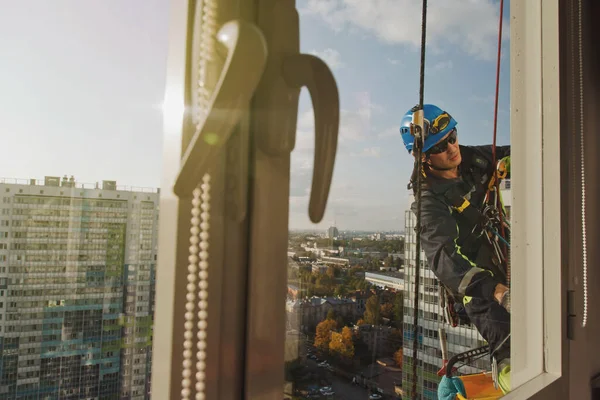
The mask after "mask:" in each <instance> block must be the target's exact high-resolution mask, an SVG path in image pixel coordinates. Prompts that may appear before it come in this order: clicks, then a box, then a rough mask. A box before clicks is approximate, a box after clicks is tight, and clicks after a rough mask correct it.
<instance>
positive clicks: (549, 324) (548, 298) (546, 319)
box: [503, 0, 566, 399]
mask: <svg viewBox="0 0 600 400" xmlns="http://www.w3.org/2000/svg"><path fill="white" fill-rule="evenodd" d="M510 13H511V48H510V63H511V65H510V67H511V97H510V100H511V118H510V120H511V122H510V127H511V164H512V171H513V172H514V173H513V174H512V176H511V189H512V202H513V203H512V204H513V207H512V209H511V211H512V215H511V222H512V236H511V243H512V249H511V264H512V265H511V302H512V305H513V307H512V310H511V385H512V387H513V388H514V390H513V391H512V392H510V393H509V394H508V395H506V396H504V397H503V398H505V399H525V398H529V397H530V396H533V395H535V394H536V393H539V392H540V391H542V390H543V389H544V388H546V387H547V386H549V385H550V384H551V383H553V382H555V381H557V380H559V379H561V375H562V352H563V349H562V335H563V329H562V322H563V321H562V318H563V314H562V312H561V310H562V295H563V294H562V292H561V221H560V215H561V204H560V199H561V195H560V190H561V188H560V185H559V183H558V182H559V181H560V180H559V177H560V162H558V160H560V92H559V83H560V81H559V0H513V1H511V7H510ZM564 379H566V378H562V380H564Z"/></svg>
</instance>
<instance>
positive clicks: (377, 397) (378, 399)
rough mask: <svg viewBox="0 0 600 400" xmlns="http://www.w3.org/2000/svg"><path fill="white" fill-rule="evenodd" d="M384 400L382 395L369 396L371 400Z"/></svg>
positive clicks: (373, 394)
mask: <svg viewBox="0 0 600 400" xmlns="http://www.w3.org/2000/svg"><path fill="white" fill-rule="evenodd" d="M381 399H383V396H382V395H380V394H379V393H371V395H370V396H369V400H381Z"/></svg>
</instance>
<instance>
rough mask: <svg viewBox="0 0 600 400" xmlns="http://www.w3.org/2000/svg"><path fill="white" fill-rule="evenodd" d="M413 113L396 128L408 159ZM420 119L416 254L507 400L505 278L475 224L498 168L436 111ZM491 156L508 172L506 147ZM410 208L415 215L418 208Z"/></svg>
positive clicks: (427, 108) (487, 150)
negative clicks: (474, 336)
mask: <svg viewBox="0 0 600 400" xmlns="http://www.w3.org/2000/svg"><path fill="white" fill-rule="evenodd" d="M416 109H417V108H416V107H415V108H413V109H411V110H409V111H408V112H407V113H406V114H405V115H404V116H403V118H402V122H401V126H400V133H401V135H402V139H403V141H404V145H405V147H406V149H407V150H408V152H409V153H412V150H413V142H414V136H413V134H412V133H411V130H410V127H411V123H412V121H413V113H414V112H415V111H416ZM423 113H424V120H425V124H426V125H427V127H426V129H425V132H426V135H425V137H424V142H423V149H422V170H421V171H413V176H412V178H411V184H412V186H413V190H416V187H415V182H416V176H417V175H416V174H421V200H420V201H421V231H420V232H419V235H420V239H421V245H422V249H423V251H424V252H425V255H426V257H427V261H428V264H429V267H430V268H431V270H432V271H433V273H434V274H435V276H436V277H437V278H438V280H439V281H440V283H441V285H442V287H443V288H444V289H445V290H446V293H447V295H448V296H449V298H450V299H451V300H453V301H452V302H453V303H454V305H455V307H454V310H451V312H455V313H458V314H466V316H468V320H470V322H471V323H473V325H475V327H476V328H477V330H478V331H479V333H480V334H481V336H482V337H483V338H484V339H485V340H486V341H487V342H488V344H489V346H490V349H491V352H492V355H493V356H494V357H495V359H496V361H497V363H498V371H499V375H498V383H499V386H500V388H501V389H502V391H503V392H505V393H506V392H508V391H509V390H510V339H509V337H510V336H509V335H510V292H509V289H508V287H507V280H506V271H504V270H503V267H502V265H501V264H502V263H500V262H499V260H498V255H497V254H495V252H494V248H493V246H492V244H491V243H490V242H489V241H488V240H486V235H484V234H482V229H485V228H483V226H484V225H486V224H484V223H482V219H481V217H482V213H481V212H482V211H483V210H478V209H477V207H478V206H480V205H482V204H483V202H484V198H485V197H486V194H487V193H488V190H489V189H488V184H489V181H490V178H491V176H492V175H493V174H494V171H495V168H496V166H494V165H492V163H493V161H492V159H493V156H492V154H493V153H492V151H493V148H492V146H491V145H488V146H463V145H459V143H458V130H457V122H456V120H455V119H454V118H452V116H451V115H450V114H448V113H447V112H445V111H443V110H442V109H441V108H439V107H437V106H435V105H431V104H425V105H424V106H423ZM495 151H496V158H497V159H498V160H500V162H501V163H504V164H503V165H504V166H505V167H506V168H507V170H508V171H509V169H510V146H497V147H496V149H495ZM413 156H414V154H413ZM411 208H412V211H413V212H414V213H415V214H416V213H417V208H416V203H413V204H412V207H411ZM487 225H488V227H489V224H487ZM491 229H493V227H491ZM495 232H496V233H497V232H498V230H495ZM452 302H451V303H452Z"/></svg>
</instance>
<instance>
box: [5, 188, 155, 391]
mask: <svg viewBox="0 0 600 400" xmlns="http://www.w3.org/2000/svg"><path fill="white" fill-rule="evenodd" d="M118 189H119V190H118ZM158 196H159V194H158V191H157V190H155V191H147V192H146V191H134V190H131V189H122V188H117V186H116V183H115V182H113V181H104V182H103V183H102V185H101V187H100V185H99V184H96V185H89V186H88V185H82V184H79V183H77V182H75V180H74V178H73V177H71V179H67V178H66V177H64V178H63V179H62V180H61V179H60V178H58V177H46V178H45V179H44V181H36V180H30V181H24V182H22V181H16V180H12V181H8V180H3V181H0V197H2V203H0V399H6V400H12V399H58V398H60V399H140V400H141V399H148V398H149V392H150V386H149V382H150V367H151V361H152V354H151V349H152V347H151V343H152V342H151V338H152V322H153V302H154V271H155V268H156V250H157V249H156V247H157V244H156V243H157V242H156V240H157V225H158Z"/></svg>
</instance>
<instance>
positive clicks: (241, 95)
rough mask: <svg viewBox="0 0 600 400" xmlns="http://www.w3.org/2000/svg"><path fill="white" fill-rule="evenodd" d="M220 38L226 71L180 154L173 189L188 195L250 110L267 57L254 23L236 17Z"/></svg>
mask: <svg viewBox="0 0 600 400" xmlns="http://www.w3.org/2000/svg"><path fill="white" fill-rule="evenodd" d="M217 41H218V42H219V43H221V44H222V45H223V46H225V48H226V49H227V58H226V59H225V63H224V66H223V71H222V72H221V75H220V77H219V80H218V82H217V84H216V86H215V89H214V91H213V92H212V96H211V99H210V102H209V106H208V112H206V113H205V115H204V116H203V118H204V121H200V124H199V126H201V129H199V130H198V131H197V132H196V133H195V134H194V136H193V137H192V139H191V141H190V143H189V145H188V146H187V148H186V149H185V152H184V153H183V156H182V158H181V169H180V171H179V175H178V177H177V179H176V181H175V185H174V187H173V192H174V193H175V194H176V195H177V196H179V197H181V196H184V195H187V196H189V195H190V193H192V191H193V190H194V188H195V187H196V186H197V185H198V183H199V182H200V179H201V178H202V176H203V175H204V174H205V173H206V172H207V170H208V167H209V166H210V165H212V163H213V162H214V161H215V159H216V157H217V156H218V155H219V153H220V150H221V148H222V147H223V145H224V144H225V143H227V140H228V139H229V137H230V135H231V133H232V131H233V129H234V128H235V127H236V125H237V124H238V123H239V122H240V119H241V117H242V116H243V115H244V113H246V112H247V104H248V103H249V102H250V100H251V99H252V97H253V96H254V92H255V90H256V88H257V86H258V83H259V81H260V79H261V76H262V73H263V71H264V67H265V64H266V60H267V45H266V42H265V39H264V36H263V34H262V32H261V31H260V29H259V28H257V27H256V26H255V25H254V24H252V23H249V22H246V21H242V20H233V21H229V22H227V23H226V24H224V25H223V26H222V27H221V29H220V30H219V32H218V33H217Z"/></svg>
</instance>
